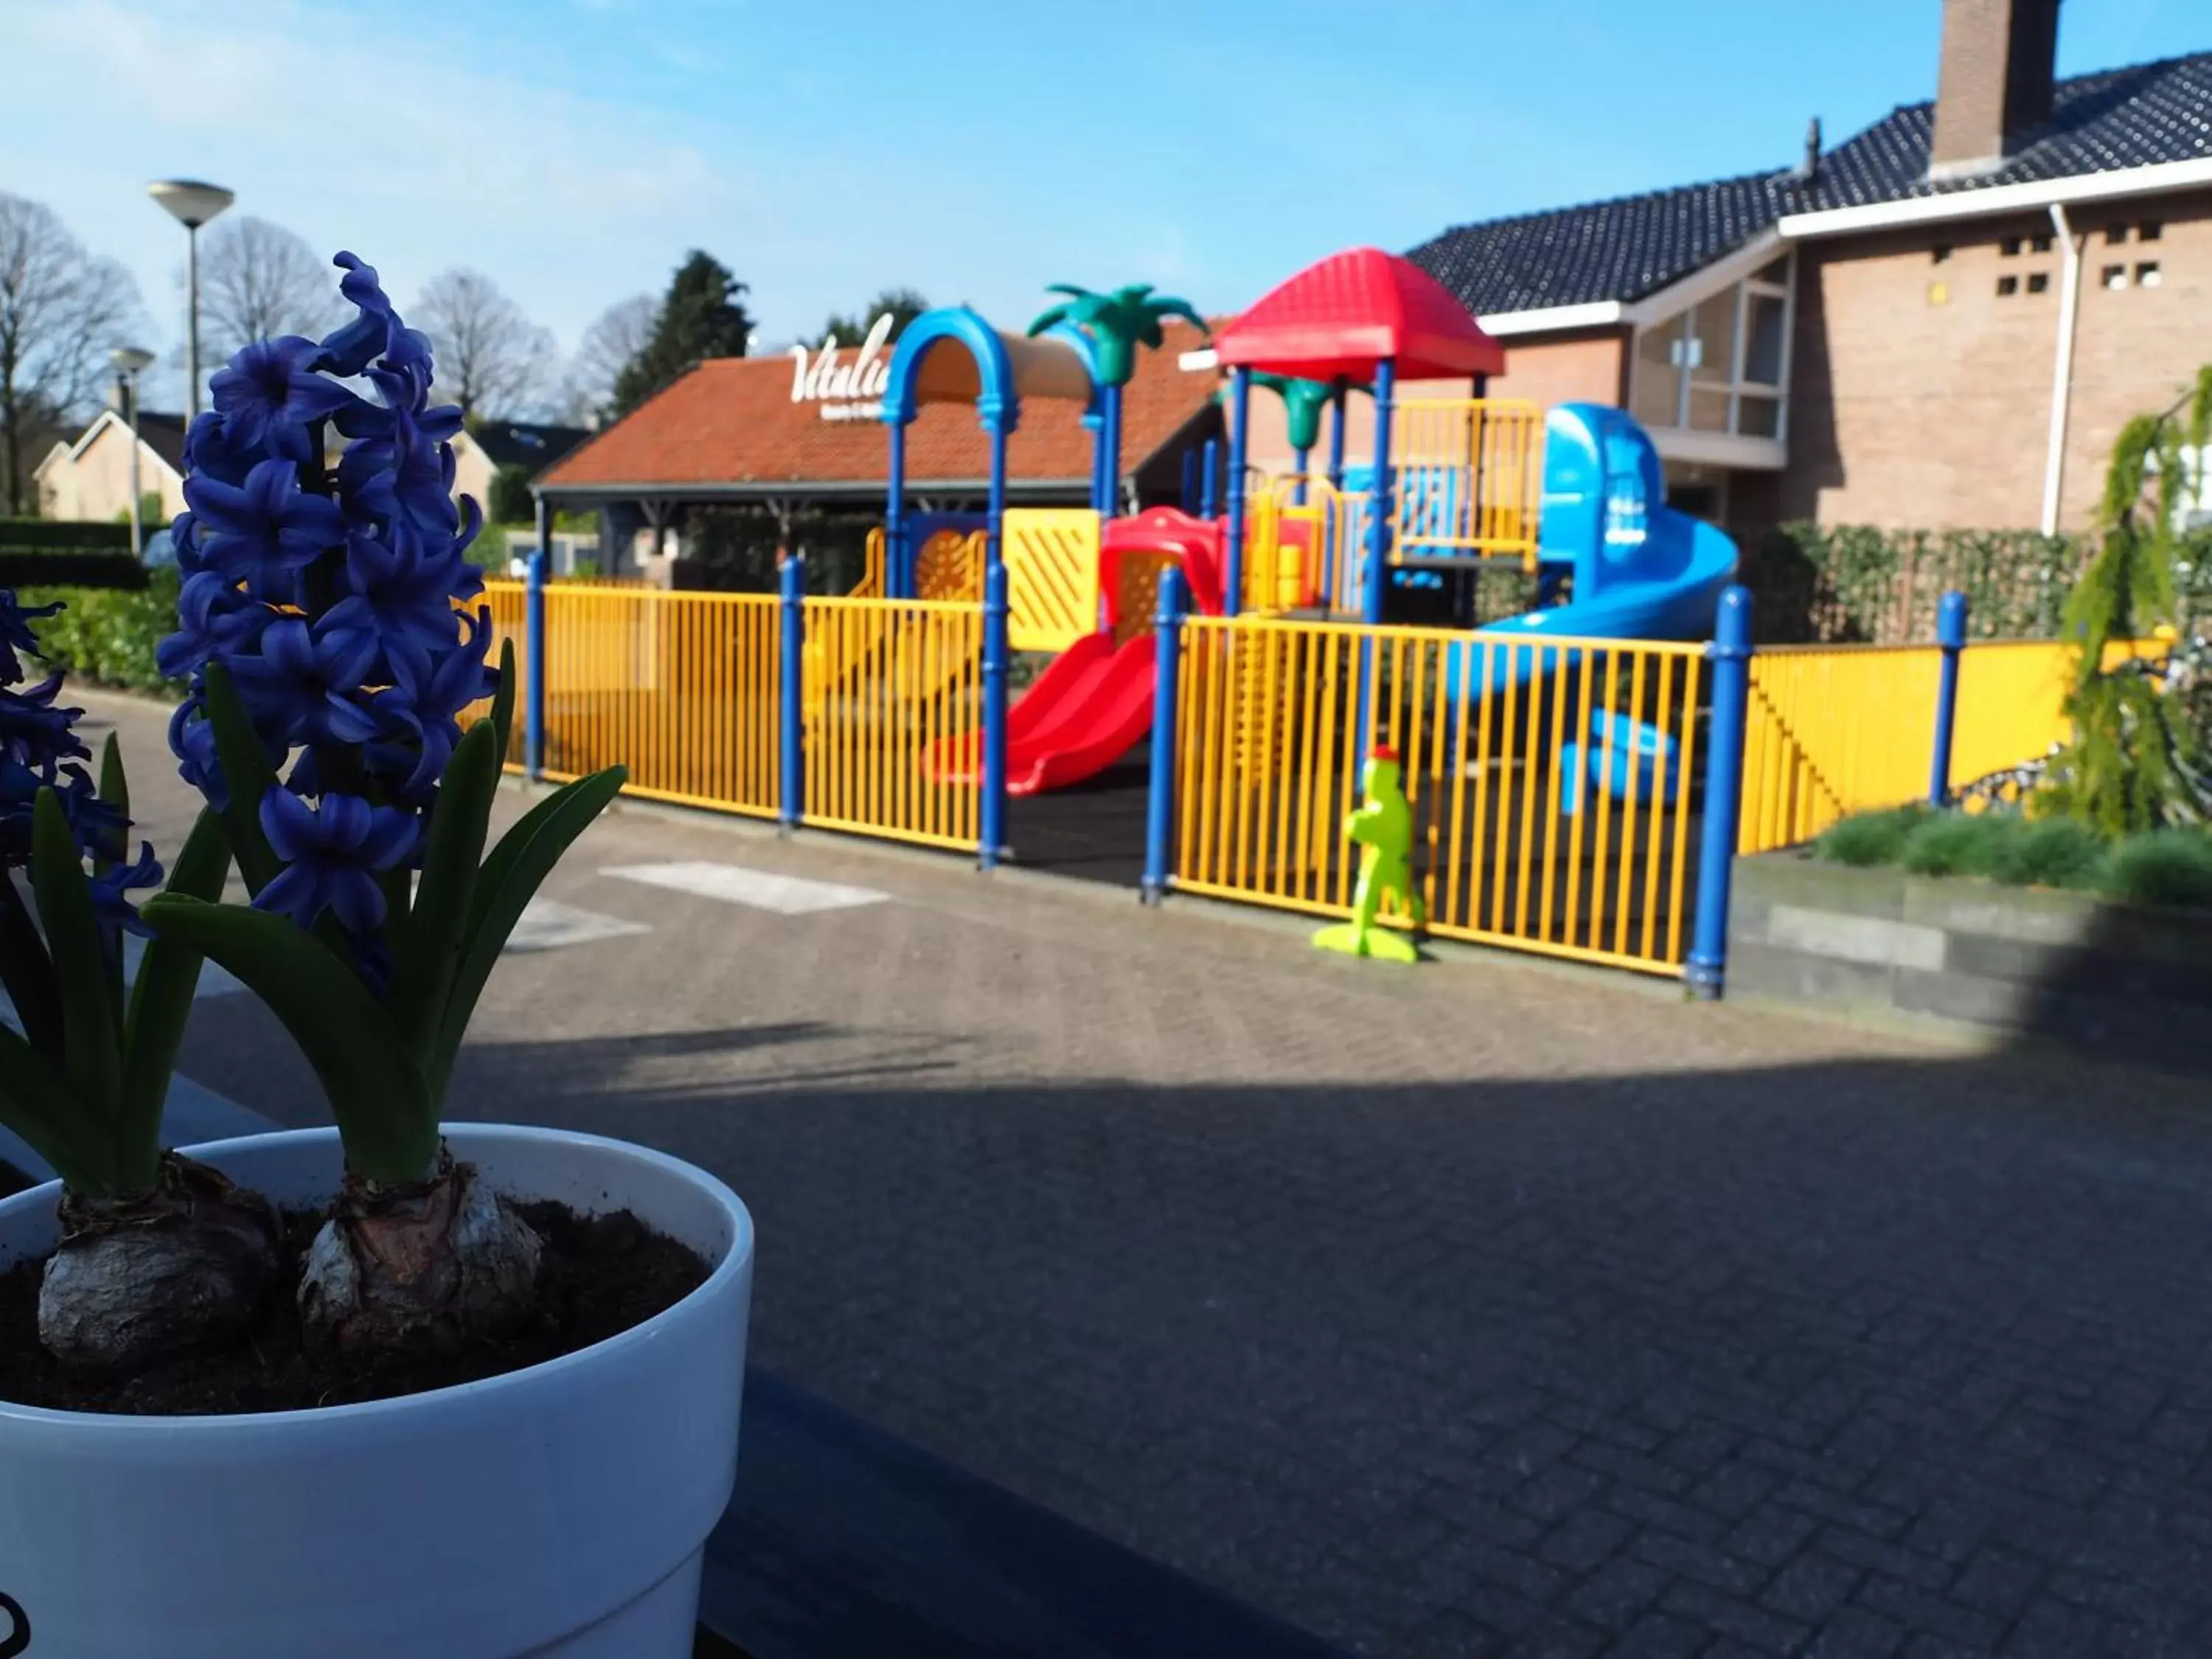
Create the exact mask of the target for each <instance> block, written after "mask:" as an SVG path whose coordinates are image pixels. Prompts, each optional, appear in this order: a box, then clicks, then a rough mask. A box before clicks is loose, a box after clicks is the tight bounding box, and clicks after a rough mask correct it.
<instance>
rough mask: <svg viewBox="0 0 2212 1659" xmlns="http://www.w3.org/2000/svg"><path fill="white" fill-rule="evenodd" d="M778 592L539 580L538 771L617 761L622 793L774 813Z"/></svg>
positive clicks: (560, 772) (569, 774) (580, 771)
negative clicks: (623, 770)
mask: <svg viewBox="0 0 2212 1659" xmlns="http://www.w3.org/2000/svg"><path fill="white" fill-rule="evenodd" d="M776 638H777V617H776V600H775V597H774V596H773V595H771V594H760V593H693V592H668V591H666V590H665V589H657V588H642V587H628V588H603V587H548V588H547V589H546V591H545V657H546V661H545V665H544V673H545V775H546V776H548V777H550V778H555V779H568V778H574V777H581V776H583V775H585V774H586V773H589V772H595V771H598V770H599V769H600V768H602V767H606V766H612V765H614V764H616V763H621V764H622V765H624V766H627V767H628V768H629V793H632V794H634V795H643V796H647V797H649V798H651V799H657V800H668V801H677V802H680V803H682V804H683V805H688V806H710V807H715V808H719V809H720V810H722V811H731V812H744V813H750V814H751V815H753V816H756V817H772V816H774V814H775V811H776V810H777V806H778V804H779V803H778V788H777V786H778V780H779V776H780V773H779V767H778V759H777V750H776V721H777V719H778V715H779V711H780V709H781V701H782V700H781V690H780V676H779V674H778V671H777V667H778V665H777V647H776Z"/></svg>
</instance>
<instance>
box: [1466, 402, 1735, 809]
mask: <svg viewBox="0 0 2212 1659" xmlns="http://www.w3.org/2000/svg"><path fill="white" fill-rule="evenodd" d="M1665 502H1666V483H1665V479H1664V477H1663V476H1662V472H1661V471H1660V465H1659V452H1658V451H1657V450H1656V449H1655V448H1653V447H1652V445H1651V440H1650V437H1649V436H1648V435H1646V434H1645V432H1644V428H1642V427H1640V426H1638V424H1637V423H1636V422H1634V421H1633V420H1632V419H1630V418H1629V416H1627V415H1626V413H1624V412H1623V411H1622V410H1618V409H1612V408H1607V407H1606V406H1605V405H1603V404H1560V405H1559V406H1558V407H1557V408H1555V409H1553V410H1552V411H1551V413H1550V415H1549V416H1547V418H1546V421H1545V437H1544V514H1543V520H1542V526H1541V533H1540V536H1539V551H1538V556H1537V557H1538V565H1537V568H1538V570H1539V571H1540V573H1541V575H1542V576H1543V577H1544V578H1545V579H1547V580H1548V581H1551V582H1557V581H1559V580H1560V579H1561V578H1563V577H1570V576H1571V581H1572V586H1571V589H1570V591H1569V595H1568V598H1567V601H1566V603H1565V604H1564V605H1551V606H1548V607H1547V608H1546V609H1544V610H1541V611H1528V612H1527V613H1526V614H1524V615H1522V616H1518V617H1508V618H1507V619H1506V620H1504V621H1503V622H1497V623H1490V624H1489V625H1488V626H1487V627H1485V628H1479V629H1475V630H1474V635H1473V636H1472V637H1473V638H1474V639H1477V640H1481V641H1498V640H1505V641H1511V640H1514V639H1518V638H1526V639H1528V640H1529V641H1530V642H1531V643H1534V642H1537V641H1542V640H1545V639H1547V638H1548V639H1616V640H1702V639H1708V638H1710V637H1711V634H1712V628H1713V618H1714V616H1715V614H1716V613H1717V611H1718V609H1719V605H1720V597H1721V591H1722V590H1723V588H1725V587H1726V586H1728V585H1729V582H1730V581H1732V580H1735V571H1736V546H1735V542H1733V541H1732V540H1730V539H1729V538H1728V537H1727V536H1726V535H1724V534H1723V533H1722V532H1720V531H1719V530H1717V529H1716V528H1715V527H1714V526H1711V525H1709V524H1706V523H1705V522H1704V521H1703V520H1698V519H1693V518H1692V517H1690V516H1689V514H1687V513H1678V512H1676V511H1675V510H1674V508H1672V507H1668V506H1667V505H1666V504H1665ZM1454 654H1455V655H1457V656H1460V657H1462V661H1460V662H1459V663H1456V664H1455V665H1454V666H1453V668H1452V670H1451V681H1452V684H1453V685H1454V687H1455V688H1456V686H1457V684H1458V682H1459V677H1460V675H1461V674H1462V673H1466V672H1470V671H1471V672H1473V673H1474V675H1475V676H1476V681H1475V684H1474V685H1473V686H1471V687H1470V688H1469V690H1470V691H1471V692H1472V694H1473V695H1474V696H1488V695H1492V694H1497V693H1501V692H1503V691H1504V690H1505V689H1506V687H1507V686H1508V685H1509V684H1510V685H1513V686H1515V687H1516V688H1517V687H1520V686H1525V685H1526V684H1528V682H1529V681H1530V680H1532V679H1534V678H1537V677H1538V676H1539V675H1541V674H1548V673H1552V672H1555V671H1563V670H1571V669H1578V668H1579V667H1580V666H1581V660H1582V654H1583V653H1580V652H1578V651H1568V652H1564V653H1561V652H1547V651H1498V650H1472V649H1470V650H1466V651H1464V652H1457V651H1455V653H1454ZM1601 665H1602V662H1601V663H1600V666H1601ZM1589 738H1590V742H1589V745H1588V749H1587V750H1585V749H1584V746H1583V744H1579V743H1569V744H1565V745H1563V749H1564V750H1565V751H1566V752H1565V754H1564V755H1563V757H1562V759H1563V761H1564V762H1565V765H1564V767H1563V784H1562V799H1561V805H1562V806H1563V808H1564V809H1565V810H1566V811H1573V810H1574V809H1575V804H1576V802H1577V800H1578V799H1579V798H1580V794H1581V787H1580V783H1579V778H1580V774H1581V770H1582V766H1581V759H1580V757H1581V756H1582V755H1583V753H1585V752H1587V753H1588V754H1589V763H1590V769H1591V771H1592V773H1593V775H1594V778H1595V781H1597V782H1598V783H1599V784H1600V786H1601V787H1605V788H1607V789H1608V790H1609V791H1611V792H1612V793H1615V794H1619V793H1620V792H1621V791H1622V790H1623V789H1624V788H1625V787H1626V785H1627V782H1628V780H1627V777H1626V772H1627V771H1628V770H1629V769H1631V768H1633V769H1636V770H1637V771H1638V774H1639V781H1638V786H1637V787H1638V791H1639V793H1641V794H1642V795H1643V797H1644V799H1650V798H1651V795H1650V792H1651V788H1652V781H1653V775H1654V772H1655V770H1656V772H1657V773H1658V774H1659V775H1660V776H1661V777H1662V780H1663V782H1662V788H1663V792H1664V794H1665V797H1666V798H1667V799H1673V797H1674V790H1675V786H1676V781H1677V780H1676V778H1675V775H1674V754H1673V750H1674V744H1673V741H1672V739H1671V738H1668V737H1667V736H1666V735H1665V734H1664V733H1662V732H1657V731H1655V730H1653V729H1652V728H1650V727H1649V726H1646V725H1645V724H1644V722H1643V721H1641V720H1632V719H1630V718H1628V717H1627V716H1626V715H1621V714H1604V713H1602V712H1600V711H1593V715H1592V725H1591V730H1590V732H1589ZM1601 754H1609V755H1611V756H1613V771H1614V772H1615V773H1617V774H1620V775H1617V776H1595V775H1596V773H1597V772H1598V771H1599V769H1600V764H1599V758H1598V757H1599V756H1600V755H1601Z"/></svg>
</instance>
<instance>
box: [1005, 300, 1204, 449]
mask: <svg viewBox="0 0 2212 1659" xmlns="http://www.w3.org/2000/svg"><path fill="white" fill-rule="evenodd" d="M1045 292H1047V293H1048V294H1064V295H1066V296H1067V297H1066V299H1065V300H1063V301H1060V303H1059V304H1058V305H1056V306H1051V307H1047V308H1046V309H1045V310H1043V311H1042V312H1040V313H1037V317H1036V320H1035V321H1034V322H1032V323H1031V324H1030V327H1029V331H1030V334H1031V335H1032V336H1035V335H1039V334H1042V333H1043V332H1044V331H1046V330H1047V329H1050V328H1056V327H1058V326H1059V325H1060V324H1062V323H1066V324H1070V325H1073V326H1074V327H1077V328H1079V329H1081V330H1082V331H1084V332H1085V334H1087V335H1089V336H1090V337H1091V362H1092V374H1093V375H1094V376H1095V377H1096V379H1097V382H1098V386H1099V392H1100V400H1099V404H1100V406H1099V414H1100V416H1101V419H1102V420H1103V427H1102V428H1101V431H1100V435H1099V442H1100V447H1101V448H1102V450H1103V453H1104V457H1105V464H1104V465H1103V466H1102V467H1101V468H1100V469H1099V470H1100V471H1101V472H1103V474H1104V476H1105V478H1106V479H1107V481H1108V483H1107V488H1108V489H1109V492H1110V491H1111V490H1112V489H1113V487H1114V484H1113V481H1115V480H1117V479H1119V478H1120V477H1121V388H1122V387H1123V386H1127V385H1128V384H1129V381H1130V380H1131V378H1132V377H1133V375H1134V374H1136V372H1137V348H1138V347H1139V346H1140V345H1142V346H1148V347H1150V348H1151V349H1153V350H1155V351H1157V350H1158V349H1159V348H1160V346H1161V345H1162V344H1163V343H1164V341H1165V340H1166V335H1165V334H1164V332H1163V331H1162V329H1161V327H1160V325H1161V324H1162V323H1164V322H1165V321H1166V320H1167V319H1169V318H1170V317H1181V318H1182V319H1185V320H1187V321H1188V322H1192V323H1194V324H1196V325H1198V328H1199V331H1200V332H1201V333H1203V332H1205V330H1206V319H1205V318H1203V317H1201V316H1200V315H1199V314H1198V313H1197V312H1196V311H1195V310H1194V309H1193V308H1192V307H1191V304H1190V302H1189V301H1187V300H1178V299H1176V297H1175V296H1174V295H1169V294H1155V293H1153V292H1152V284H1151V283H1128V284H1127V285H1126V286H1124V287H1121V288H1117V289H1114V290H1112V291H1111V292H1110V293H1105V294H1098V293H1094V292H1092V291H1091V289H1087V288H1078V287H1077V286H1075V284H1073V283H1052V284H1050V285H1049V286H1048V288H1047V289H1046V290H1045Z"/></svg>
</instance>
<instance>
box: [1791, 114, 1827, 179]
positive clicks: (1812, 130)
mask: <svg viewBox="0 0 2212 1659" xmlns="http://www.w3.org/2000/svg"><path fill="white" fill-rule="evenodd" d="M1790 177H1791V178H1792V179H1795V180H1796V182H1797V183H1799V184H1801V185H1813V184H1818V183H1819V182H1820V117H1819V116H1817V115H1816V116H1814V118H1813V119H1812V121H1811V123H1810V124H1809V125H1807V127H1806V129H1805V154H1804V157H1803V159H1802V160H1801V161H1799V162H1798V163H1797V165H1796V167H1793V168H1792V169H1791V170H1790Z"/></svg>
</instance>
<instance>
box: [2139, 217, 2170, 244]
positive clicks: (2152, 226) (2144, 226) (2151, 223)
mask: <svg viewBox="0 0 2212 1659" xmlns="http://www.w3.org/2000/svg"><path fill="white" fill-rule="evenodd" d="M2165 234H2166V227H2165V225H2163V224H2162V223H2160V222H2159V221H2158V220H2156V219H2146V220H2144V221H2143V222H2142V223H2141V224H2139V225H2137V226H2136V240H2137V241H2138V242H2155V241H2156V240H2159V238H2160V237H2161V236H2163V235H2165Z"/></svg>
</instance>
